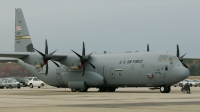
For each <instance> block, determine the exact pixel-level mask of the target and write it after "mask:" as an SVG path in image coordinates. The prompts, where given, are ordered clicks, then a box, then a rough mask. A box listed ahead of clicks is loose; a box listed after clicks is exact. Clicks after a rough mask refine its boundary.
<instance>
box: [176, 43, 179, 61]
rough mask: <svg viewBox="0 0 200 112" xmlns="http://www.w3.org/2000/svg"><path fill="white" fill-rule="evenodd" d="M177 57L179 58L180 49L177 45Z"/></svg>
mask: <svg viewBox="0 0 200 112" xmlns="http://www.w3.org/2000/svg"><path fill="white" fill-rule="evenodd" d="M176 56H177V57H178V58H179V47H178V44H177V52H176Z"/></svg>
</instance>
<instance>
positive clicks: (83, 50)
mask: <svg viewBox="0 0 200 112" xmlns="http://www.w3.org/2000/svg"><path fill="white" fill-rule="evenodd" d="M71 50H72V49H71ZM72 52H74V53H75V54H76V55H77V56H78V57H79V58H80V61H81V65H82V66H83V72H82V77H83V76H84V75H85V64H86V62H87V63H89V64H90V66H92V68H94V69H95V66H94V65H93V64H92V63H90V62H89V59H90V56H91V55H92V54H93V52H92V53H90V54H88V55H85V43H84V42H83V49H82V56H81V55H80V54H78V53H76V52H75V51H73V50H72Z"/></svg>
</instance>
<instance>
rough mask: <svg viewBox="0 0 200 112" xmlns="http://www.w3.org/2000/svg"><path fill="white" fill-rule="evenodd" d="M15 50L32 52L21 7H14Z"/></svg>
mask: <svg viewBox="0 0 200 112" xmlns="http://www.w3.org/2000/svg"><path fill="white" fill-rule="evenodd" d="M15 52H34V49H33V44H32V42H31V38H30V35H29V32H28V28H27V26H26V21H25V19H24V15H23V12H22V9H21V8H17V9H15Z"/></svg>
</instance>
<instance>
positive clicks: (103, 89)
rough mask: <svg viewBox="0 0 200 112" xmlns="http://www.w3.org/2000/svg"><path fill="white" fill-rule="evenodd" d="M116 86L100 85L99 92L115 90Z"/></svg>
mask: <svg viewBox="0 0 200 112" xmlns="http://www.w3.org/2000/svg"><path fill="white" fill-rule="evenodd" d="M115 90H116V88H115V87H108V88H106V87H100V88H99V91H98V92H115Z"/></svg>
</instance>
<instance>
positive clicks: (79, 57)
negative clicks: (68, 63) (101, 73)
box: [71, 49, 82, 59]
mask: <svg viewBox="0 0 200 112" xmlns="http://www.w3.org/2000/svg"><path fill="white" fill-rule="evenodd" d="M71 50H72V49H71ZM72 52H74V53H75V54H76V55H77V56H78V57H79V58H80V59H81V58H82V56H81V55H79V54H78V53H76V52H75V51H73V50H72Z"/></svg>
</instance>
